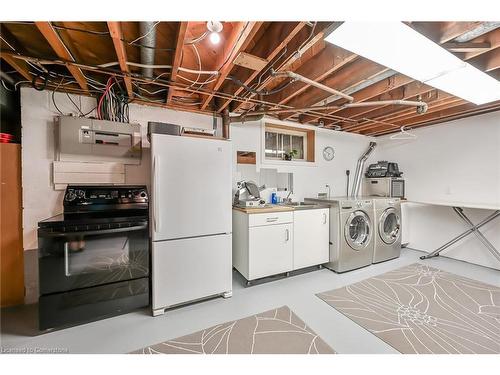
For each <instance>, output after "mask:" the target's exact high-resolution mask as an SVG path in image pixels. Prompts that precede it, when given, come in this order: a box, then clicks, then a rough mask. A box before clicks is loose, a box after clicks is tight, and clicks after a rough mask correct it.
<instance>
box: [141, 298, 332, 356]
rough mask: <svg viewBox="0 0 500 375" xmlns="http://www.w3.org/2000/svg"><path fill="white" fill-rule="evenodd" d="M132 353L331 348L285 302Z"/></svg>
mask: <svg viewBox="0 0 500 375" xmlns="http://www.w3.org/2000/svg"><path fill="white" fill-rule="evenodd" d="M133 353H143V354H163V353H164V354H332V353H335V352H334V350H333V349H332V348H330V347H329V346H328V344H326V343H325V342H324V341H323V340H322V339H321V337H319V336H318V335H317V334H316V333H314V332H313V331H312V330H311V329H310V328H309V327H308V326H307V325H306V324H305V323H304V322H303V321H302V320H301V319H300V318H299V317H297V315H295V314H294V312H293V311H292V310H290V308H289V307H288V306H282V307H280V308H277V309H274V310H269V311H266V312H263V313H260V314H256V315H252V316H249V317H247V318H243V319H239V320H235V321H232V322H227V323H223V324H219V325H216V326H213V327H210V328H207V329H204V330H202V331H199V332H195V333H192V334H190V335H186V336H183V337H179V338H177V339H173V340H168V341H165V342H162V343H160V344H156V345H151V346H148V347H146V348H143V349H141V350H137V351H135V352H133Z"/></svg>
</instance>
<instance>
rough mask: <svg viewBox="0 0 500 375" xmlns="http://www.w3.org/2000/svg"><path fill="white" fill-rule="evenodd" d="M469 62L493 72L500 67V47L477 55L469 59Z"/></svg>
mask: <svg viewBox="0 0 500 375" xmlns="http://www.w3.org/2000/svg"><path fill="white" fill-rule="evenodd" d="M469 62H470V63H471V64H472V65H473V66H475V67H476V68H478V69H479V70H482V71H483V72H491V71H492V70H495V69H498V68H500V47H498V48H496V49H494V50H492V51H489V52H487V53H483V54H482V55H479V56H476V57H475V58H473V59H471V60H469Z"/></svg>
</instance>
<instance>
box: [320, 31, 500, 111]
mask: <svg viewBox="0 0 500 375" xmlns="http://www.w3.org/2000/svg"><path fill="white" fill-rule="evenodd" d="M325 40H326V41H327V42H330V43H332V44H335V45H337V46H339V47H342V48H344V49H346V50H349V51H351V52H354V53H355V54H357V55H360V56H363V57H365V58H367V59H370V60H372V61H374V62H376V63H378V64H381V65H383V66H385V67H388V68H391V69H393V70H395V71H397V72H399V73H402V74H404V75H407V76H409V77H411V78H413V79H416V80H418V81H421V82H424V83H426V84H428V85H429V86H433V87H435V88H437V89H440V90H443V91H446V92H448V93H449V94H452V95H455V96H457V97H459V98H462V99H465V100H468V101H470V102H472V103H475V104H484V103H489V102H491V101H495V100H500V82H498V81H497V80H496V79H494V78H493V77H491V76H489V75H488V74H486V73H484V72H481V71H480V70H478V69H476V68H474V67H473V66H472V65H470V64H468V63H466V62H464V61H462V60H461V59H459V58H458V57H456V56H455V55H453V54H452V53H450V52H448V51H447V50H445V49H444V48H442V47H441V46H439V45H438V44H436V43H434V42H433V41H431V40H430V39H427V38H426V37H425V36H423V35H422V34H420V33H418V32H417V31H415V30H414V29H412V28H411V27H409V26H407V25H405V24H404V23H402V22H354V21H353V22H344V23H343V24H342V25H340V26H339V27H338V28H337V29H336V30H335V31H334V32H332V33H331V34H330V35H329V36H327V37H326V38H325Z"/></svg>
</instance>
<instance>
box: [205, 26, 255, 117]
mask: <svg viewBox="0 0 500 375" xmlns="http://www.w3.org/2000/svg"><path fill="white" fill-rule="evenodd" d="M262 24H263V22H239V23H238V25H237V26H236V27H235V28H234V30H233V32H232V33H231V36H230V37H229V39H228V40H227V45H225V46H224V47H225V48H224V49H225V50H224V51H223V53H222V54H220V56H221V57H222V59H221V60H222V61H221V64H223V65H222V66H221V68H220V70H219V76H218V78H217V81H216V82H215V84H214V85H213V88H212V89H213V90H219V88H220V87H221V86H222V85H223V84H224V81H225V80H226V78H227V76H228V75H229V73H230V72H231V70H232V69H233V67H234V59H235V58H236V56H238V54H239V53H240V52H241V51H244V50H245V49H246V48H247V47H248V45H249V43H250V42H251V41H252V38H253V37H254V36H255V34H257V32H258V31H259V29H260V28H261V26H262ZM212 98H213V95H208V96H206V97H205V99H204V100H203V103H202V104H201V109H202V110H203V109H205V108H206V107H207V106H208V104H209V103H210V101H211V100H212Z"/></svg>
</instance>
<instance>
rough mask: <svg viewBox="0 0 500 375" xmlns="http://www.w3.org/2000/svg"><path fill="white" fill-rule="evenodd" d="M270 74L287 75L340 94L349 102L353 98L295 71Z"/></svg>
mask: <svg viewBox="0 0 500 375" xmlns="http://www.w3.org/2000/svg"><path fill="white" fill-rule="evenodd" d="M272 74H273V75H274V76H276V77H280V76H281V77H283V76H284V77H289V78H292V79H295V80H297V81H301V82H304V83H307V84H308V85H311V86H314V87H317V88H318V89H321V90H323V91H326V92H329V93H330V94H334V95H338V96H340V97H342V98H344V99H347V100H349V101H350V102H352V101H353V100H354V98H353V97H352V96H349V95H347V94H344V93H343V92H341V91H338V90H335V89H332V88H331V87H328V86H326V85H323V84H322V83H319V82H316V81H313V80H312V79H309V78H307V77H304V76H301V75H300V74H297V73H294V72H290V71H286V72H273V73H272Z"/></svg>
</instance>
